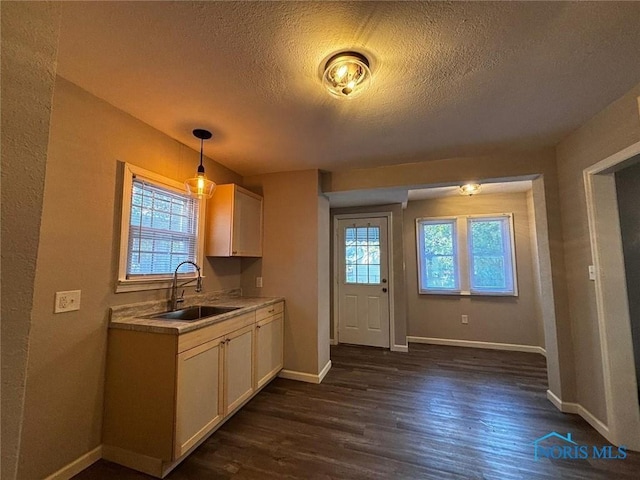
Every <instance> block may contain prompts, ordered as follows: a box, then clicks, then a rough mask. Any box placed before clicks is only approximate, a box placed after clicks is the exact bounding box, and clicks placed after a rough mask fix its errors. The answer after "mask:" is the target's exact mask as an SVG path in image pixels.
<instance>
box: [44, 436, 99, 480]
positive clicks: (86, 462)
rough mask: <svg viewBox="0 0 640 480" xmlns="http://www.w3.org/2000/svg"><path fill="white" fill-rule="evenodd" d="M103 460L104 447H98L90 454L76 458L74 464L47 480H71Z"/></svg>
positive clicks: (63, 468)
mask: <svg viewBox="0 0 640 480" xmlns="http://www.w3.org/2000/svg"><path fill="white" fill-rule="evenodd" d="M101 458H102V445H99V446H97V447H96V448H94V449H93V450H91V451H90V452H87V453H85V454H84V455H82V456H81V457H79V458H76V459H75V460H74V461H73V462H71V463H70V464H68V465H65V466H64V467H62V468H61V469H60V470H58V471H57V472H55V473H52V474H51V475H49V476H48V477H47V478H46V479H45V480H69V479H70V478H71V477H73V476H74V475H77V474H78V473H80V472H81V471H82V470H84V469H85V468H88V467H90V466H91V465H93V464H94V463H95V462H97V461H98V460H100V459H101Z"/></svg>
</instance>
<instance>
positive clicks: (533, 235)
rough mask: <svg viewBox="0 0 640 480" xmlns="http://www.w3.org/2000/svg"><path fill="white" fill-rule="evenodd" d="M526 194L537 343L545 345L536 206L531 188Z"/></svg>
mask: <svg viewBox="0 0 640 480" xmlns="http://www.w3.org/2000/svg"><path fill="white" fill-rule="evenodd" d="M526 196H527V214H528V216H529V218H528V220H529V245H531V268H532V275H533V289H534V292H535V295H534V304H533V308H534V311H535V318H536V319H537V321H536V331H537V334H538V335H537V336H538V345H540V346H541V347H543V348H544V347H545V338H544V319H543V316H542V278H541V272H540V267H539V261H538V260H539V258H540V252H539V249H538V238H537V226H536V215H535V214H536V210H535V209H536V207H535V200H534V195H533V189H531V190H529V191H528V192H527V193H526Z"/></svg>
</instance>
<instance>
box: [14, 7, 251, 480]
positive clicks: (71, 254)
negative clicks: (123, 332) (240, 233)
mask: <svg viewBox="0 0 640 480" xmlns="http://www.w3.org/2000/svg"><path fill="white" fill-rule="evenodd" d="M3 7H4V5H3ZM198 158H199V154H198V152H196V151H194V150H192V149H191V148H189V147H186V146H185V145H182V144H180V143H179V142H177V141H176V140H174V139H172V138H170V137H168V136H166V135H164V134H163V133H161V132H159V131H158V130H155V129H154V128H152V127H150V126H149V125H147V124H145V123H143V122H141V121H139V120H137V119H135V118H133V117H132V116H130V115H128V114H126V113H124V112H122V111H121V110H118V109H116V108H115V107H113V106H111V105H109V104H108V103H106V102H104V101H103V100H100V99H98V98H97V97H95V96H93V95H91V94H90V93H88V92H86V91H84V90H82V89H81V88H79V87H77V86H76V85H74V84H72V83H70V82H68V81H66V80H64V79H62V78H60V77H58V78H57V79H56V83H55V90H54V96H53V109H52V116H51V125H50V131H49V143H48V158H47V171H46V177H45V184H44V202H43V207H42V220H41V225H40V238H39V244H38V257H37V258H38V260H37V268H36V276H35V284H34V288H33V291H34V301H33V310H32V314H31V332H30V336H29V342H30V349H29V360H28V365H27V382H26V392H25V403H24V420H23V433H22V441H21V448H20V458H19V469H18V476H19V478H45V477H47V476H48V475H50V474H52V473H54V472H56V471H57V470H59V469H60V468H62V467H64V466H66V465H68V464H69V463H71V462H73V461H75V460H76V459H78V458H79V457H81V456H82V455H84V454H86V453H88V452H89V451H91V450H92V449H94V448H96V447H97V446H99V445H100V444H101V435H102V408H103V386H104V372H105V361H106V348H107V329H108V320H109V313H108V311H109V307H111V306H113V305H117V304H126V303H133V302H139V301H146V300H161V299H168V296H169V292H168V291H167V290H151V291H144V292H130V293H118V294H116V293H114V292H115V284H116V278H117V275H118V260H119V259H118V257H119V243H120V235H119V231H120V200H121V195H122V178H121V173H122V169H121V168H120V162H129V163H132V164H135V165H137V166H140V167H142V168H145V169H148V170H151V171H153V172H156V173H159V174H161V175H164V176H166V177H169V178H172V179H175V180H183V179H185V178H188V177H190V176H191V175H193V171H194V168H195V167H196V166H197V163H198ZM205 161H206V162H207V165H206V167H207V172H208V173H209V175H210V176H211V177H212V178H213V180H215V181H216V182H218V183H227V182H239V181H240V180H241V177H240V176H239V175H238V174H236V173H234V172H232V171H230V170H228V169H226V168H225V167H223V166H221V165H219V164H216V163H214V162H212V161H211V160H209V159H206V160H205ZM240 267H241V264H240V260H239V259H235V258H231V259H209V258H206V259H205V260H204V265H203V271H204V276H205V280H204V289H205V291H215V290H222V289H231V288H239V287H240ZM64 290H81V303H80V310H78V311H73V312H67V313H62V314H54V313H53V303H54V296H55V292H57V291H64ZM187 292H188V293H189V292H190V288H189V287H187Z"/></svg>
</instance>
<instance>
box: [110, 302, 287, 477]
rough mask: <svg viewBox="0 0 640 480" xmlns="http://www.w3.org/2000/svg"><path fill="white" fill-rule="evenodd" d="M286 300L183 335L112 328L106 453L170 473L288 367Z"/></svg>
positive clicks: (139, 466) (149, 469) (153, 472)
mask: <svg viewBox="0 0 640 480" xmlns="http://www.w3.org/2000/svg"><path fill="white" fill-rule="evenodd" d="M282 347H283V304H282V302H280V303H277V304H275V305H270V306H269V307H264V308H260V309H258V310H257V311H255V312H251V313H248V314H243V315H239V316H238V317H233V318H231V319H229V320H226V321H224V322H220V323H218V324H213V325H210V326H207V327H203V328H202V329H199V330H195V331H192V332H188V333H186V334H183V335H167V334H159V333H151V332H143V331H133V330H119V329H111V330H109V348H108V355H107V379H106V386H105V419H104V425H103V427H104V428H103V457H104V458H105V459H107V460H111V461H113V462H116V463H120V464H122V465H125V466H127V467H130V468H134V469H136V470H139V471H142V472H144V473H148V474H150V475H153V476H156V477H160V478H162V477H164V476H166V475H167V474H168V473H169V472H170V471H171V470H172V469H173V468H174V467H175V466H176V465H177V464H178V463H179V462H180V461H181V460H182V459H183V457H184V456H185V454H187V453H188V452H189V451H190V450H192V449H193V448H194V447H195V446H197V445H198V444H199V443H200V442H201V441H203V440H204V439H205V438H206V437H207V436H208V435H210V434H211V432H213V431H214V430H215V429H216V428H217V427H218V426H219V425H221V424H222V423H223V422H224V420H226V419H227V418H228V417H229V416H230V415H232V414H233V413H234V412H235V411H236V410H238V409H239V408H240V407H241V406H242V405H244V403H246V402H247V401H248V400H249V399H250V398H251V397H252V396H253V395H255V394H256V392H257V391H258V390H259V389H260V388H262V387H263V386H264V385H266V384H267V383H268V382H269V380H271V379H272V378H273V377H275V376H276V375H277V373H278V372H279V371H280V370H281V369H282V364H283V362H282V359H283V355H282Z"/></svg>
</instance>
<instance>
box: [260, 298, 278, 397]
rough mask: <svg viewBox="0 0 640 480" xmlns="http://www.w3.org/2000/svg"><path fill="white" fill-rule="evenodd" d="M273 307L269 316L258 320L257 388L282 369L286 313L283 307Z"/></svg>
mask: <svg viewBox="0 0 640 480" xmlns="http://www.w3.org/2000/svg"><path fill="white" fill-rule="evenodd" d="M272 308H273V310H274V311H273V312H271V314H270V315H269V316H266V317H264V318H262V319H261V320H258V321H257V322H256V348H255V352H256V356H255V373H256V375H255V383H254V386H255V388H260V387H262V386H263V385H265V384H266V383H268V382H269V381H270V380H271V379H272V378H273V377H275V376H276V375H277V374H278V372H279V371H280V370H282V365H283V348H282V347H283V338H284V337H283V333H284V332H283V328H284V314H283V312H282V310H281V309H280V310H279V309H277V307H272ZM276 310H279V311H276ZM267 312H268V310H267ZM274 312H275V313H274Z"/></svg>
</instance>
